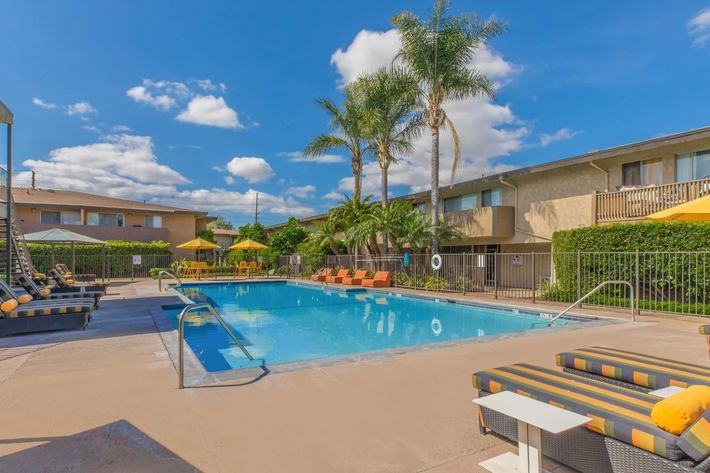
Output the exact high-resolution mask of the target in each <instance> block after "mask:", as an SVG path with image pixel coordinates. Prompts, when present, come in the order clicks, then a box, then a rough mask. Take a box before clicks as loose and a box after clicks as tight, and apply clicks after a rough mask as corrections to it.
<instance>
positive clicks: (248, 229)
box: [234, 223, 267, 243]
mask: <svg viewBox="0 0 710 473" xmlns="http://www.w3.org/2000/svg"><path fill="white" fill-rule="evenodd" d="M244 240H254V241H258V242H259V243H266V240H267V237H266V228H264V226H263V225H262V224H260V223H254V224H249V223H247V224H246V225H242V226H241V227H239V235H237V236H236V238H235V239H234V241H235V242H236V243H239V242H240V241H244Z"/></svg>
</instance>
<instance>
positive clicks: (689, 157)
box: [675, 149, 710, 182]
mask: <svg viewBox="0 0 710 473" xmlns="http://www.w3.org/2000/svg"><path fill="white" fill-rule="evenodd" d="M707 177H710V149H706V150H704V151H698V152H696V153H686V154H679V155H678V156H677V157H676V160H675V180H676V182H684V181H694V180H696V179H705V178H707Z"/></svg>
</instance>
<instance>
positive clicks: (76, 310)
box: [3, 303, 94, 319]
mask: <svg viewBox="0 0 710 473" xmlns="http://www.w3.org/2000/svg"><path fill="white" fill-rule="evenodd" d="M93 309H94V304H93V303H90V304H71V305H70V304H66V305H44V306H42V305H31V304H22V305H19V306H17V307H16V308H15V309H14V310H11V311H10V312H6V313H4V314H3V317H6V318H10V319H15V318H17V317H36V316H42V315H60V314H80V313H84V312H91V311H92V310H93Z"/></svg>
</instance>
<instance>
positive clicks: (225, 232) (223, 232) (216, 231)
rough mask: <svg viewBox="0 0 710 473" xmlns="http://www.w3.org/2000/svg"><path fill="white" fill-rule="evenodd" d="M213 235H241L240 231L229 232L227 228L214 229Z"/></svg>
mask: <svg viewBox="0 0 710 473" xmlns="http://www.w3.org/2000/svg"><path fill="white" fill-rule="evenodd" d="M212 233H214V234H215V235H233V236H235V235H239V230H227V229H226V228H213V229H212Z"/></svg>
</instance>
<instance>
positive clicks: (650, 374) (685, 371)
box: [557, 347, 710, 389]
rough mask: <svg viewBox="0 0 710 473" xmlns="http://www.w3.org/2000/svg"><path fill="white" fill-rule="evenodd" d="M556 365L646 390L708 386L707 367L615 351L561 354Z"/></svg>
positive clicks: (583, 350)
mask: <svg viewBox="0 0 710 473" xmlns="http://www.w3.org/2000/svg"><path fill="white" fill-rule="evenodd" d="M557 365H558V366H561V367H563V368H572V369H576V370H578V371H585V372H587V373H593V374H596V375H599V376H604V377H606V378H611V379H615V380H619V381H623V382H625V383H630V384H634V385H637V386H642V387H644V388H649V389H661V388H665V387H668V386H679V387H681V388H686V387H688V386H691V385H693V384H704V385H707V386H710V368H706V367H704V366H700V365H691V364H689V363H682V362H679V361H674V360H668V359H665V358H658V357H656V356H649V355H641V354H639V353H634V352H630V351H624V350H617V349H615V348H604V347H589V348H580V349H578V350H573V351H568V352H564V353H560V354H559V355H557Z"/></svg>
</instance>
